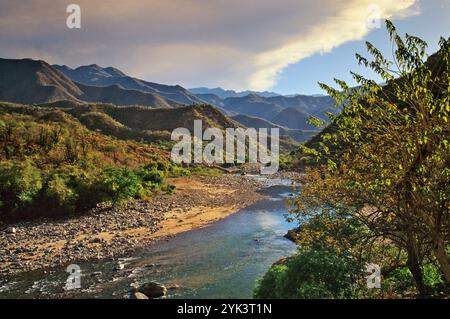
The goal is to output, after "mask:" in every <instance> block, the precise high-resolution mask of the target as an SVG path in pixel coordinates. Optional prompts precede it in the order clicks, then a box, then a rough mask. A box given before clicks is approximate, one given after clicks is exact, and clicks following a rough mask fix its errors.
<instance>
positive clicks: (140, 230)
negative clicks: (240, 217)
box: [0, 175, 263, 277]
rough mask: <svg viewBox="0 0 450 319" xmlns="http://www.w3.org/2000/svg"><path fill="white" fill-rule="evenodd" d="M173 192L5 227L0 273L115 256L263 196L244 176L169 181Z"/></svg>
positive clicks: (0, 245) (0, 238)
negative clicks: (67, 216)
mask: <svg viewBox="0 0 450 319" xmlns="http://www.w3.org/2000/svg"><path fill="white" fill-rule="evenodd" d="M168 182H169V183H172V184H175V185H176V186H177V188H176V192H175V194H172V195H162V194H161V195H156V196H155V197H154V198H152V199H151V200H149V201H132V202H129V203H127V204H126V205H122V206H120V207H111V206H110V205H106V204H102V205H99V206H98V207H96V208H95V209H92V210H91V211H89V212H88V213H87V214H84V215H82V216H78V217H71V218H67V219H63V220H40V221H34V222H21V223H17V224H14V225H8V231H6V228H5V229H4V230H2V231H0V277H2V276H7V275H10V274H16V273H19V272H24V271H30V270H34V269H40V268H49V267H54V266H58V265H65V264H68V263H70V262H73V261H77V260H89V259H103V258H117V257H120V256H123V255H126V254H127V253H129V252H131V251H133V250H134V249H137V248H139V247H143V246H145V245H147V244H149V243H150V242H152V241H155V240H161V239H166V238H168V237H170V236H173V235H176V234H178V233H181V232H185V231H189V230H192V229H194V228H199V227H204V226H206V225H208V224H210V223H212V222H214V221H217V220H220V219H222V218H225V217H227V216H229V215H230V214H232V213H234V212H236V211H238V210H239V209H240V208H243V207H245V206H248V205H250V204H252V203H254V202H256V201H258V200H260V199H262V198H263V196H262V195H260V194H259V193H258V192H257V190H258V189H259V188H260V187H261V184H260V182H257V181H256V180H255V179H253V178H250V177H246V176H235V175H222V176H218V177H188V178H175V179H170V180H169V181H168Z"/></svg>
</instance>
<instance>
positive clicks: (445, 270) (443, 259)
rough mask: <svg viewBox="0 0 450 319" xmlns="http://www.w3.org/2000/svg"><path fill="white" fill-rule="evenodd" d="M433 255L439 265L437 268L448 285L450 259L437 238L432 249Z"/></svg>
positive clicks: (442, 243) (449, 279) (440, 240)
mask: <svg viewBox="0 0 450 319" xmlns="http://www.w3.org/2000/svg"><path fill="white" fill-rule="evenodd" d="M433 248H434V249H433V251H434V255H435V256H436V259H437V261H438V263H439V267H440V269H441V271H442V274H443V275H444V278H445V281H446V282H447V284H450V258H449V255H448V254H447V251H446V247H445V244H444V242H443V241H442V239H441V238H438V239H437V240H436V242H435V245H434V247H433Z"/></svg>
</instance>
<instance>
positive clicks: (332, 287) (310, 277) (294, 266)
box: [254, 248, 361, 299]
mask: <svg viewBox="0 0 450 319" xmlns="http://www.w3.org/2000/svg"><path fill="white" fill-rule="evenodd" d="M359 269H360V267H358V265H357V263H356V262H355V261H354V260H353V259H351V258H350V257H347V256H345V255H338V254H336V253H335V252H333V251H331V250H327V249H320V248H316V249H301V250H299V252H298V254H297V255H295V256H293V257H290V258H288V259H285V260H283V261H282V262H279V263H277V264H275V265H273V266H272V267H271V268H270V269H269V271H268V272H267V273H266V275H265V276H264V277H263V279H262V280H261V281H260V282H259V283H258V284H257V286H256V288H255V293H254V294H255V297H256V298H270V299H295V298H351V297H354V296H355V294H356V290H357V289H356V288H357V286H358V282H359V279H360V275H361V273H360V270H359Z"/></svg>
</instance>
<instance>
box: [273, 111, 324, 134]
mask: <svg viewBox="0 0 450 319" xmlns="http://www.w3.org/2000/svg"><path fill="white" fill-rule="evenodd" d="M309 117H310V116H309V115H307V114H305V113H303V112H301V111H298V110H297V109H294V108H292V107H289V108H287V109H284V110H282V111H281V112H280V113H278V114H277V115H276V116H275V117H274V118H272V122H273V123H275V124H278V125H281V126H285V127H288V128H291V129H298V130H316V131H318V128H317V127H315V126H313V125H311V124H308V120H309Z"/></svg>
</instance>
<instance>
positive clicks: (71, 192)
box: [39, 173, 79, 214]
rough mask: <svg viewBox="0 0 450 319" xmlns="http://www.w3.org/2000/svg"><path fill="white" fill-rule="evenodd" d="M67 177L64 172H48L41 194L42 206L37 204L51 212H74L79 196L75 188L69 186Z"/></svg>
mask: <svg viewBox="0 0 450 319" xmlns="http://www.w3.org/2000/svg"><path fill="white" fill-rule="evenodd" d="M69 179H70V177H69V176H67V175H65V174H60V173H51V174H49V176H48V177H47V179H46V182H45V185H44V188H43V191H42V194H41V203H42V206H40V205H39V206H40V207H42V208H44V207H46V208H47V210H48V212H49V213H52V214H53V213H57V212H58V211H64V212H68V213H72V212H74V210H75V208H76V203H77V201H78V200H79V196H78V194H77V192H76V190H75V189H74V188H72V187H70V185H69V183H70V181H69Z"/></svg>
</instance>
